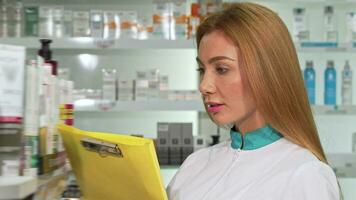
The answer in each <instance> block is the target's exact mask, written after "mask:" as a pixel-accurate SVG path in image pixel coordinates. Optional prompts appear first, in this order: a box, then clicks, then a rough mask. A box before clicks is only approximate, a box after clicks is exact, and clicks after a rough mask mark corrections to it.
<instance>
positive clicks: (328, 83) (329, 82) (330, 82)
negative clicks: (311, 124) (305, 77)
mask: <svg viewBox="0 0 356 200" xmlns="http://www.w3.org/2000/svg"><path fill="white" fill-rule="evenodd" d="M324 84H325V89H324V104H325V105H336V70H335V67H334V61H332V60H329V61H327V67H326V69H325V73H324Z"/></svg>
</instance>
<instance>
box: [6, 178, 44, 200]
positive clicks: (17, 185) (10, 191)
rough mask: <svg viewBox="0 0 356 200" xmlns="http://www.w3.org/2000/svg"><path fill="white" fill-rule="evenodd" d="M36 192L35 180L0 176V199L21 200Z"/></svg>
mask: <svg viewBox="0 0 356 200" xmlns="http://www.w3.org/2000/svg"><path fill="white" fill-rule="evenodd" d="M36 190H37V179H35V178H32V177H26V176H15V177H10V176H9V177H5V176H0V199H7V200H8V199H23V198H25V197H27V196H29V195H31V194H33V193H35V192H36Z"/></svg>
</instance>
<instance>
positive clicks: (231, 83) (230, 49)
mask: <svg viewBox="0 0 356 200" xmlns="http://www.w3.org/2000/svg"><path fill="white" fill-rule="evenodd" d="M239 55H240V53H239V49H238V48H237V47H236V46H235V45H234V44H233V42H232V41H231V40H230V39H229V38H228V37H227V36H226V35H225V34H224V33H223V32H221V31H213V32H211V33H209V34H207V35H205V36H203V38H202V40H201V41H200V45H199V49H198V57H197V62H198V64H199V72H200V85H199V90H200V92H201V94H202V97H203V100H204V105H205V109H206V110H207V112H208V113H209V116H210V117H211V119H212V120H213V121H214V122H215V123H217V124H219V125H227V124H230V123H234V124H235V125H236V126H238V127H239V128H241V127H240V126H242V125H243V124H244V123H245V122H248V121H251V120H252V121H253V118H255V117H256V116H255V113H256V106H255V103H254V100H253V98H252V95H251V93H250V90H249V88H248V87H247V84H246V80H245V78H244V75H243V74H241V70H240V63H241V60H240V59H241V58H240V57H239ZM252 121H251V122H250V123H247V124H251V123H253V122H252ZM245 124H246V123H245Z"/></svg>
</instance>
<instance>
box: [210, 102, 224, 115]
mask: <svg viewBox="0 0 356 200" xmlns="http://www.w3.org/2000/svg"><path fill="white" fill-rule="evenodd" d="M223 105H224V104H217V103H208V104H207V110H208V112H210V113H217V112H219V111H220V110H221V109H222V108H223Z"/></svg>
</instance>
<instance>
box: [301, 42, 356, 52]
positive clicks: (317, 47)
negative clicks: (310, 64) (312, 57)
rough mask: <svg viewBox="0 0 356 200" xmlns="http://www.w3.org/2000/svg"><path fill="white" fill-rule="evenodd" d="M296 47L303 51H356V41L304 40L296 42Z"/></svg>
mask: <svg viewBox="0 0 356 200" xmlns="http://www.w3.org/2000/svg"><path fill="white" fill-rule="evenodd" d="M295 47H296V49H297V51H298V52H303V53H320V52H323V53H324V52H325V53H327V52H333V53H337V52H356V43H335V42H302V43H295Z"/></svg>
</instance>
